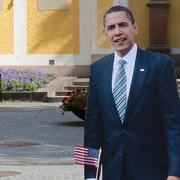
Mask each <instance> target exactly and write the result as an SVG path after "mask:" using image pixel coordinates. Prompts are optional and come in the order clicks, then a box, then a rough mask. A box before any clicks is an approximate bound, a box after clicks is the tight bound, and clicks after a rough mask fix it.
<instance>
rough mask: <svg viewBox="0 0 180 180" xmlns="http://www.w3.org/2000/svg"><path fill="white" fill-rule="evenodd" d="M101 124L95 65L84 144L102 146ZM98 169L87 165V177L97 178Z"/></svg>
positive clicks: (91, 71) (96, 147) (90, 83)
mask: <svg viewBox="0 0 180 180" xmlns="http://www.w3.org/2000/svg"><path fill="white" fill-rule="evenodd" d="M101 128H102V127H101V125H100V108H99V103H98V93H97V86H96V82H95V73H94V71H93V67H92V66H91V70H90V82H89V92H88V103H87V111H86V118H85V131H84V146H85V147H88V148H93V149H99V148H100V147H101V136H102V132H101ZM96 171H97V169H96V168H94V167H90V166H85V179H87V178H95V177H96Z"/></svg>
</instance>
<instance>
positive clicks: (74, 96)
mask: <svg viewBox="0 0 180 180" xmlns="http://www.w3.org/2000/svg"><path fill="white" fill-rule="evenodd" d="M86 105H87V91H86V90H85V89H74V90H73V91H72V92H70V93H68V94H67V97H66V98H64V99H63V100H62V105H60V108H61V109H62V110H63V114H64V112H65V111H72V112H73V113H74V114H75V115H76V116H78V117H79V118H81V119H83V120H84V119H85V114H86Z"/></svg>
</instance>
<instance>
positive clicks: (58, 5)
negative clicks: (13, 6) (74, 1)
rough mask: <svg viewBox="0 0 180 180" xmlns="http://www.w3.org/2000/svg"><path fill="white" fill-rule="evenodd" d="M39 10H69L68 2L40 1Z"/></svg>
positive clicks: (63, 0)
mask: <svg viewBox="0 0 180 180" xmlns="http://www.w3.org/2000/svg"><path fill="white" fill-rule="evenodd" d="M38 9H39V10H63V11H66V10H68V0H38Z"/></svg>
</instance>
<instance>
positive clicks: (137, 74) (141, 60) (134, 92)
mask: <svg viewBox="0 0 180 180" xmlns="http://www.w3.org/2000/svg"><path fill="white" fill-rule="evenodd" d="M148 62H149V61H147V57H146V56H145V52H144V51H143V50H141V49H139V48H138V52H137V57H136V62H135V67H134V72H133V77H132V82H131V87H130V92H129V99H128V104H127V109H126V117H125V118H126V120H128V119H129V118H128V116H129V115H130V114H131V111H132V109H133V107H134V103H135V102H136V99H137V98H138V97H139V95H140V90H141V88H142V86H143V82H144V80H145V77H146V75H147V73H148V70H149V66H148V65H149V64H148ZM125 122H126V121H125Z"/></svg>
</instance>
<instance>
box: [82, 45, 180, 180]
mask: <svg viewBox="0 0 180 180" xmlns="http://www.w3.org/2000/svg"><path fill="white" fill-rule="evenodd" d="M113 58H114V55H113V54H111V55H108V56H106V57H104V58H102V59H101V60H99V61H97V62H96V63H94V64H92V65H91V73H90V88H89V98H88V108H87V114H86V120H85V137H84V145H85V146H86V147H89V148H95V149H98V148H100V147H101V148H102V155H101V161H102V172H103V180H111V179H112V180H126V178H124V179H121V178H120V175H121V173H122V172H121V170H122V159H123V155H124V153H125V154H126V155H127V161H128V164H129V166H130V169H131V172H132V175H133V180H166V178H167V176H168V175H177V176H180V102H179V97H178V93H177V86H176V77H175V73H174V67H173V62H172V60H171V59H170V58H169V57H167V56H165V55H162V54H158V53H152V52H148V51H144V50H141V49H139V48H138V52H137V58H136V62H135V67H134V74H133V78H132V83H131V88H130V94H129V99H128V104H127V110H126V115H125V122H124V123H123V124H122V123H121V121H120V119H119V116H118V112H117V110H116V107H115V103H114V100H113V95H112V88H111V87H112V86H111V83H112V68H113ZM140 69H144V71H143V70H140ZM95 173H96V169H95V168H91V167H87V166H85V178H90V177H91V178H92V177H95Z"/></svg>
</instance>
